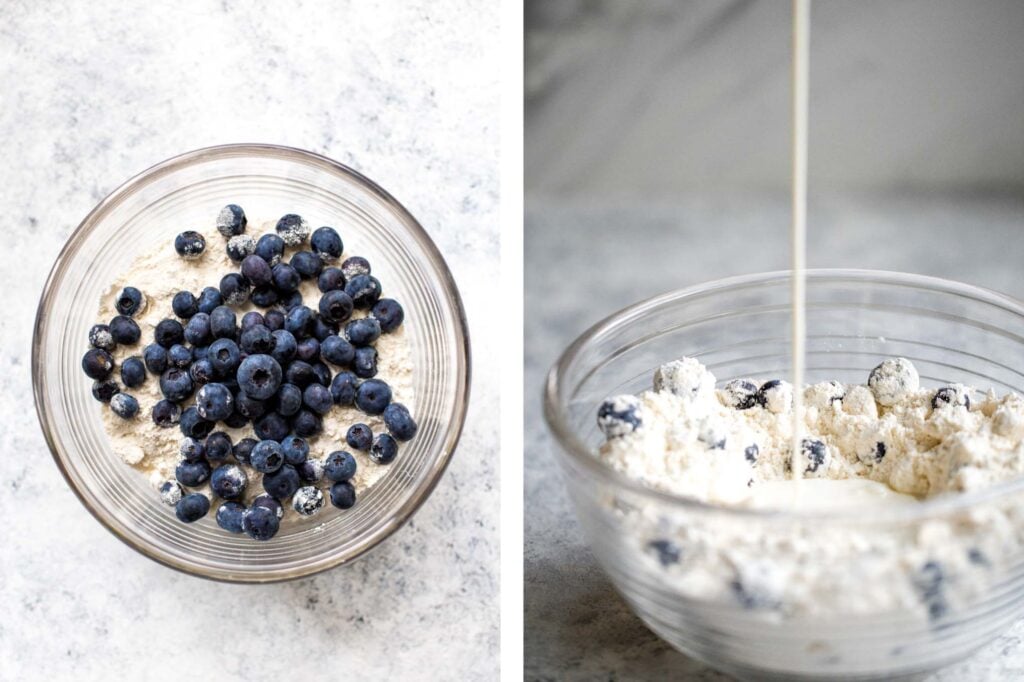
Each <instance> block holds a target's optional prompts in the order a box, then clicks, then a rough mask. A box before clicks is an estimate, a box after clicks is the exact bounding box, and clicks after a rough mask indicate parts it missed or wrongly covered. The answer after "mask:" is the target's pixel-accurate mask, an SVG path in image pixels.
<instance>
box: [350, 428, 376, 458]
mask: <svg viewBox="0 0 1024 682" xmlns="http://www.w3.org/2000/svg"><path fill="white" fill-rule="evenodd" d="M345 442H346V443H348V446H349V447H350V448H354V449H356V450H362V451H363V452H366V451H367V450H369V449H370V446H371V445H373V430H372V429H370V427H369V426H367V425H366V424H353V425H352V426H350V427H348V432H347V433H346V434H345Z"/></svg>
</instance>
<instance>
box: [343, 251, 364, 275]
mask: <svg viewBox="0 0 1024 682" xmlns="http://www.w3.org/2000/svg"><path fill="white" fill-rule="evenodd" d="M341 272H342V273H343V274H344V275H345V279H352V278H353V277H358V276H359V275H369V274H370V261H368V260H366V259H365V258H363V257H362V256H352V257H351V258H346V259H345V262H344V263H342V264H341Z"/></svg>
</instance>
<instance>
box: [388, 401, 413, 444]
mask: <svg viewBox="0 0 1024 682" xmlns="http://www.w3.org/2000/svg"><path fill="white" fill-rule="evenodd" d="M384 426H386V427H388V431H390V432H391V435H392V436H394V437H395V438H396V439H397V440H402V441H405V440H411V439H412V437H413V436H415V435H416V431H417V429H418V427H417V426H416V422H415V421H414V420H413V418H412V416H411V415H410V414H409V410H408V409H407V408H406V406H405V405H403V404H401V403H391V404H390V405H388V406H387V407H385V408H384Z"/></svg>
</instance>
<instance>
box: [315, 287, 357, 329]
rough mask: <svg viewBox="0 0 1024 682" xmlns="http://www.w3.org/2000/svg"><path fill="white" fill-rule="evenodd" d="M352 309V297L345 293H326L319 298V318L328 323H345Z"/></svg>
mask: <svg viewBox="0 0 1024 682" xmlns="http://www.w3.org/2000/svg"><path fill="white" fill-rule="evenodd" d="M354 307H355V304H354V302H353V301H352V297H351V296H350V295H349V294H348V293H347V292H345V291H341V290H334V291H328V292H327V293H325V294H324V295H323V296H321V297H320V303H319V309H320V316H321V317H323V318H324V319H325V320H326V321H328V322H334V323H341V322H344V321H346V320H347V319H348V318H349V317H350V316H351V315H352V310H353V308H354Z"/></svg>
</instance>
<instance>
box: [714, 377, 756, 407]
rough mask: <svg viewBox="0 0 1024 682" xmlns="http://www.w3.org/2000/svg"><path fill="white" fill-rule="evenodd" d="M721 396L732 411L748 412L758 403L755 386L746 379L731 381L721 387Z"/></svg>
mask: <svg viewBox="0 0 1024 682" xmlns="http://www.w3.org/2000/svg"><path fill="white" fill-rule="evenodd" d="M721 395H722V398H723V399H724V402H725V404H726V406H727V407H731V408H733V409H734V410H749V409H750V408H752V407H754V406H755V405H757V404H759V402H760V401H759V400H758V396H759V393H758V387H757V385H756V384H754V383H753V382H751V381H748V380H746V379H733V380H732V381H730V382H729V383H727V384H726V385H725V386H723V387H722V393H721Z"/></svg>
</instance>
